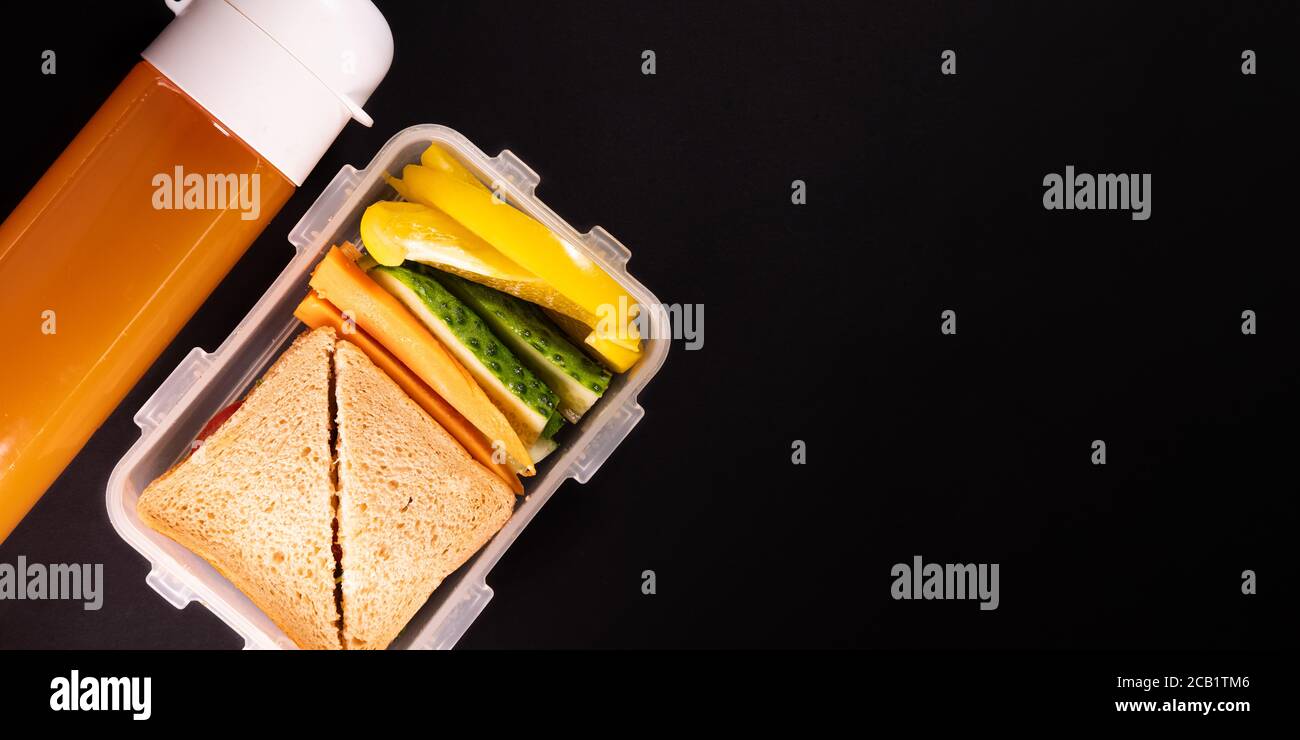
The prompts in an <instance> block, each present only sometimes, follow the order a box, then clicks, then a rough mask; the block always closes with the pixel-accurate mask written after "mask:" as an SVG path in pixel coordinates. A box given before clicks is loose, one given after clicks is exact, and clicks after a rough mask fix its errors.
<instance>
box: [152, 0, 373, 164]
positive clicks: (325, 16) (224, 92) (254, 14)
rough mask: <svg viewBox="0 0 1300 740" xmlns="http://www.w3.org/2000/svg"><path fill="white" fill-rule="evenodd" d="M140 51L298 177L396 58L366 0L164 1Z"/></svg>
mask: <svg viewBox="0 0 1300 740" xmlns="http://www.w3.org/2000/svg"><path fill="white" fill-rule="evenodd" d="M166 2H167V5H168V7H170V8H171V9H172V10H173V11H174V12H175V13H176V18H175V20H173V21H172V22H171V23H169V24H168V25H167V27H166V28H164V29H163V32H162V33H161V34H160V35H159V36H158V38H157V39H155V40H154V42H153V43H152V44H150V45H149V48H147V49H145V50H144V54H143V56H144V58H145V60H146V61H148V62H149V63H150V64H152V65H153V66H154V67H157V68H158V71H159V72H162V73H163V74H164V75H166V76H167V78H168V79H170V80H171V81H172V82H174V83H175V84H176V86H177V87H179V88H180V89H182V90H184V91H185V93H186V94H187V95H189V96H190V97H191V98H194V100H196V101H197V102H198V103H199V105H201V106H203V107H204V108H205V109H207V111H208V112H209V113H211V114H212V115H213V116H214V117H215V118H216V119H217V120H218V121H219V122H220V123H221V125H222V126H224V127H225V128H226V129H228V130H229V131H230V132H231V133H233V134H235V135H236V136H238V137H239V138H240V139H242V140H243V141H244V143H246V144H248V145H249V146H251V147H252V148H253V149H254V150H255V151H257V153H258V154H260V155H262V156H263V157H265V158H266V160H267V161H269V162H270V163H271V164H272V165H274V166H275V168H276V169H277V170H279V171H280V172H281V173H283V174H284V176H285V177H287V178H289V179H290V180H292V181H293V182H294V184H295V185H302V183H303V180H305V179H307V175H308V174H309V173H310V172H311V170H312V168H313V167H315V166H316V163H317V162H319V161H320V158H321V157H322V156H324V154H325V150H327V149H329V147H330V144H332V143H333V142H334V139H335V137H337V136H338V134H339V132H340V131H342V130H343V127H344V126H345V125H347V122H348V119H349V118H355V119H356V120H358V121H360V122H361V123H362V124H363V125H366V126H369V125H370V124H371V123H372V121H371V120H370V116H368V115H366V112H365V111H363V110H362V109H361V106H362V105H363V104H365V102H366V100H368V99H369V98H370V94H371V93H372V92H374V91H375V88H376V87H378V85H379V82H380V80H382V79H384V74H385V73H387V72H388V65H389V64H391V63H392V61H393V34H392V32H391V31H389V29H388V23H387V22H386V21H385V20H384V16H383V15H382V14H380V12H379V9H378V8H376V7H375V6H374V5H373V4H372V3H371V2H370V0H166Z"/></svg>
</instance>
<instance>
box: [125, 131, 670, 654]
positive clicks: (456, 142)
mask: <svg viewBox="0 0 1300 740" xmlns="http://www.w3.org/2000/svg"><path fill="white" fill-rule="evenodd" d="M431 142H437V143H439V144H441V145H442V146H444V147H445V148H447V149H448V150H449V151H451V152H452V153H454V154H455V155H456V156H457V157H458V158H459V159H460V160H461V162H462V163H464V164H465V165H466V166H467V167H469V169H470V170H472V171H474V172H475V173H476V174H478V176H479V177H480V178H482V179H483V180H484V181H485V182H487V183H490V184H491V185H492V186H493V187H494V188H500V190H501V192H502V193H503V194H504V195H505V196H506V198H507V200H509V202H510V203H511V204H513V205H515V206H517V207H518V208H520V209H521V210H523V211H525V212H526V213H528V214H529V215H531V216H532V217H534V218H536V219H537V220H538V221H540V222H541V223H543V224H545V225H546V226H547V227H549V228H550V229H551V230H552V231H554V232H555V233H556V234H557V235H559V236H560V237H561V238H563V239H564V240H565V241H567V242H568V243H570V244H572V245H575V246H577V247H578V248H580V249H582V250H583V251H585V252H586V253H587V254H588V255H589V256H590V257H591V258H592V259H594V260H595V261H596V262H597V263H599V264H600V265H601V266H602V267H604V268H605V270H606V271H607V272H609V274H610V275H611V276H613V278H614V279H615V280H617V281H618V282H619V283H620V284H621V285H622V286H623V287H624V288H625V289H626V290H627V292H628V294H629V296H630V297H631V298H632V299H633V300H635V301H636V302H637V303H639V304H640V305H641V307H642V309H641V310H642V312H643V314H645V316H646V323H644V324H643V325H642V328H643V330H646V329H648V331H643V334H645V335H646V338H645V339H644V340H643V354H642V357H641V360H640V361H639V362H637V364H636V365H635V366H633V367H632V368H631V369H630V370H629V371H628V372H626V373H623V374H622V375H618V374H615V376H614V380H613V382H612V383H611V384H610V386H609V390H608V391H606V393H605V395H604V397H603V398H602V399H601V400H600V402H599V403H597V404H596V405H595V406H594V407H593V408H592V409H591V411H589V412H588V413H587V414H586V415H585V416H584V417H583V418H582V420H581V421H580V422H579V423H578V424H577V425H575V426H571V427H566V429H565V430H564V431H562V432H561V433H560V436H559V442H560V448H559V449H558V450H556V451H555V452H554V453H552V454H551V455H550V456H549V457H548V458H547V459H546V460H544V461H542V462H541V463H540V464H539V465H538V470H537V475H536V476H535V477H533V478H528V479H525V481H524V487H525V492H526V496H525V497H524V498H522V499H520V500H519V502H518V503H517V505H516V507H515V512H514V515H513V516H512V517H511V518H510V520H509V521H508V522H507V523H506V525H505V527H504V528H503V529H502V530H501V531H500V532H498V533H497V535H496V537H494V538H493V539H492V541H491V542H489V543H488V544H487V545H486V546H485V547H484V548H483V549H482V550H480V551H479V552H478V554H476V555H475V556H474V557H473V558H471V559H470V560H469V562H467V563H466V564H465V565H464V566H462V567H461V568H460V570H458V571H457V572H456V573H455V574H453V575H452V576H450V577H448V578H447V579H446V580H445V581H444V582H443V584H442V585H441V586H440V587H439V588H438V590H436V591H435V592H434V593H433V596H432V597H430V599H429V601H428V603H426V604H425V605H424V607H423V608H421V609H420V611H419V612H417V613H416V615H415V616H414V617H413V618H412V619H411V621H410V622H409V623H408V624H407V626H406V629H405V630H403V632H402V634H401V635H399V636H398V638H397V640H395V641H394V642H393V644H392V647H393V648H397V649H446V648H451V647H452V646H454V645H455V644H456V642H457V641H458V640H459V639H460V637H461V635H463V634H464V633H465V630H467V629H469V626H470V624H472V623H473V622H474V620H475V619H476V618H477V617H478V615H479V614H480V613H481V612H482V611H483V608H484V607H485V606H487V603H488V601H489V600H490V599H491V598H492V589H491V588H490V587H489V586H488V585H487V575H488V572H489V571H490V570H491V569H492V566H494V565H495V564H496V562H497V561H498V560H500V558H501V555H502V554H503V553H504V552H505V551H506V548H508V547H510V545H511V543H513V542H514V541H515V538H516V537H518V536H519V533H520V532H522V531H523V529H524V527H526V526H527V525H528V522H529V521H531V520H532V518H533V516H534V515H535V514H536V513H537V510H538V509H540V508H541V507H542V506H543V505H544V504H545V503H546V501H547V499H549V498H550V497H551V494H553V493H555V490H556V489H557V488H559V487H560V484H561V483H563V482H564V481H565V480H567V479H569V478H573V479H575V480H577V481H578V482H579V483H586V482H587V481H588V480H589V479H590V478H591V476H592V475H594V474H595V472H596V471H597V470H598V469H600V466H601V465H602V464H604V462H605V460H606V459H607V458H608V457H609V456H610V454H611V453H612V452H613V451H614V448H616V447H618V445H619V443H620V442H622V441H623V439H624V438H625V437H626V436H627V434H628V432H630V431H631V430H632V427H633V426H635V425H636V423H637V421H639V420H640V418H641V416H642V414H643V413H644V410H643V409H642V408H641V406H640V405H639V404H638V403H637V393H638V392H640V390H641V388H643V387H644V386H645V384H646V383H648V382H649V381H650V378H652V377H653V376H654V374H655V373H656V372H657V371H658V370H659V367H660V366H661V365H662V364H663V362H664V358H665V357H666V356H667V354H668V343H669V340H668V339H665V338H662V337H669V336H671V334H670V333H669V332H668V331H667V330H666V326H667V314H666V312H665V311H664V310H663V309H662V307H660V306H659V302H658V300H657V299H656V298H655V296H654V295H653V294H652V293H650V291H649V290H646V288H645V286H643V285H641V283H639V282H637V280H636V279H635V278H633V277H632V276H631V275H629V274H628V272H627V260H628V257H629V256H630V253H629V251H628V249H627V248H626V247H624V246H623V245H622V244H621V243H619V241H618V240H617V239H615V238H613V237H612V236H610V235H609V233H608V232H606V231H605V230H604V229H602V228H601V227H599V226H596V227H594V228H592V229H591V231H589V232H587V233H586V234H579V233H578V232H577V231H576V230H574V228H573V227H572V226H570V225H569V224H568V223H567V222H566V221H564V220H563V219H561V218H560V217H559V216H557V215H556V214H555V213H554V212H552V211H551V210H550V209H549V208H547V207H546V205H544V204H543V203H542V202H541V201H540V200H538V199H537V197H536V196H535V195H534V191H535V189H536V187H537V183H538V182H539V178H538V176H537V173H535V172H533V170H531V169H530V168H529V167H528V166H527V165H525V164H524V163H523V162H522V161H520V160H519V158H518V157H516V156H515V155H514V154H512V153H511V152H510V151H508V150H506V151H502V152H501V153H500V154H498V155H497V156H496V157H488V156H487V155H486V154H484V153H483V152H482V151H481V150H479V149H478V147H476V146H474V145H473V144H472V143H470V141H469V140H468V139H466V138H465V137H464V136H462V135H461V134H459V133H457V132H456V131H453V130H451V129H449V128H446V127H445V126H437V125H420V126H413V127H411V128H408V129H406V130H404V131H402V132H400V133H398V134H397V135H396V136H394V137H393V138H392V139H390V140H389V141H388V143H387V144H385V145H384V147H383V148H382V149H380V150H379V153H378V154H376V155H375V158H374V159H373V160H371V162H370V164H369V165H368V166H367V167H366V168H365V169H364V170H359V171H358V170H356V169H355V168H353V167H351V166H345V167H343V169H341V170H339V173H338V174H337V175H335V177H334V179H333V180H332V181H330V184H329V185H328V186H327V187H326V188H325V190H324V192H322V193H321V195H320V197H318V198H317V199H316V202H315V203H313V204H312V206H311V207H310V208H308V209H307V212H306V213H305V214H303V217H302V219H301V220H300V221H299V222H298V225H297V226H295V227H294V228H293V230H292V231H291V232H290V233H289V241H290V242H291V243H292V244H293V246H294V247H295V249H296V250H297V253H296V254H295V256H294V258H293V260H292V261H291V262H290V263H289V265H288V267H286V268H285V269H284V271H283V272H281V273H280V276H279V277H278V278H277V279H276V280H275V282H274V283H272V284H271V287H270V288H268V289H267V291H266V293H265V294H263V295H262V298H261V299H260V300H259V301H258V302H257V305H255V306H254V307H253V309H252V310H251V311H249V313H248V315H247V316H245V317H244V319H243V320H242V321H240V322H239V325H238V326H236V327H235V330H234V331H233V332H231V334H230V336H229V337H227V338H226V340H225V341H224V342H222V343H221V346H220V347H218V348H217V350H216V351H215V352H211V353H209V352H204V351H203V350H202V349H199V348H197V347H196V348H194V349H193V350H191V351H190V353H189V354H188V355H186V357H185V359H184V360H182V361H181V363H180V365H179V366H178V367H177V368H176V369H175V370H174V371H173V372H172V373H171V375H169V376H168V377H167V379H166V380H165V381H163V383H162V385H161V386H159V388H158V390H157V391H155V392H154V394H153V396H151V397H150V398H149V400H148V401H147V402H145V404H144V406H143V407H142V408H141V409H140V411H139V412H138V413H137V414H136V415H135V423H136V424H137V425H138V426H139V427H140V439H139V440H137V441H136V443H135V444H134V445H133V446H132V447H131V449H130V450H129V451H128V452H127V453H126V456H125V457H123V458H122V460H121V461H120V462H119V463H118V464H117V467H116V468H114V470H113V474H112V476H111V477H110V478H109V480H108V491H107V502H108V516H109V519H110V520H111V521H112V522H113V527H114V528H115V529H117V532H118V534H120V535H121V536H122V538H123V539H125V540H126V541H127V542H129V543H130V544H131V546H132V547H134V548H135V549H136V550H138V551H139V552H140V554H141V555H143V556H144V557H145V558H146V559H147V560H148V561H149V563H150V565H151V570H150V571H149V575H148V576H147V577H146V578H145V581H146V582H147V583H148V584H149V585H150V586H151V587H153V589H154V590H155V591H157V592H158V593H159V594H160V595H161V596H162V597H163V598H164V599H166V600H167V601H168V602H170V603H171V604H172V605H173V606H175V607H176V608H178V609H183V608H185V607H186V606H187V605H188V604H189V603H190V602H191V601H198V602H199V603H201V604H203V605H204V606H206V607H207V608H208V609H210V610H211V611H212V612H213V613H214V614H216V615H217V616H218V617H220V618H221V619H222V621H224V622H225V623H226V624H227V625H229V626H230V628H231V629H233V630H234V631H235V632H237V633H239V635H241V636H242V637H243V638H244V646H245V648H246V649H275V648H290V649H292V648H294V647H295V646H294V644H293V642H292V641H291V640H290V639H289V638H288V636H287V635H285V634H284V632H283V631H281V630H280V628H279V627H277V626H276V625H275V623H274V622H272V621H271V619H270V618H269V617H267V616H266V615H265V614H263V613H262V611H261V610H260V609H258V608H257V607H256V606H254V605H253V602H251V601H250V600H249V599H248V597H246V596H244V594H243V593H242V592H241V591H239V589H237V588H235V586H234V585H233V584H231V583H230V582H229V581H227V580H226V579H225V577H223V576H222V575H221V574H219V573H218V572H217V571H216V569H214V568H213V567H212V566H211V565H208V563H207V562H206V561H204V560H203V559H202V558H200V557H199V556H197V555H195V554H194V553H192V552H190V551H189V550H187V549H185V548H184V547H182V546H181V545H179V544H177V543H175V542H173V541H171V540H170V539H168V538H166V537H164V536H162V535H160V534H158V533H156V532H154V531H153V530H151V529H149V528H148V527H147V526H145V524H144V523H143V522H141V521H140V519H139V517H138V516H136V511H135V505H136V500H137V499H138V498H139V496H140V492H141V491H143V490H144V488H145V486H147V485H148V484H149V483H150V482H151V481H153V480H154V479H155V478H157V477H158V476H159V475H161V474H162V473H163V472H164V471H166V470H167V469H168V468H170V467H171V466H172V465H174V464H176V462H177V461H179V460H180V459H181V457H182V456H183V455H184V454H185V453H186V452H187V451H188V449H189V447H190V444H191V441H192V440H193V439H194V437H195V436H196V435H197V434H198V432H199V430H200V429H201V428H202V427H203V425H204V424H205V423H206V422H207V421H208V419H210V418H211V417H212V416H213V415H214V414H216V413H217V411H219V410H220V409H223V408H225V407H226V406H228V405H229V404H231V403H233V402H234V401H235V400H237V399H239V398H241V397H243V395H244V393H245V392H246V391H247V390H248V388H249V387H250V386H251V385H252V383H253V381H254V380H256V379H257V378H259V377H261V375H262V373H263V372H265V371H266V369H267V368H268V367H269V366H270V364H271V363H272V362H273V361H274V360H275V358H276V357H278V356H279V354H280V352H281V351H283V350H284V348H285V347H286V346H287V345H288V344H289V342H290V341H291V340H292V339H293V337H295V336H296V335H297V334H298V333H299V332H300V331H302V330H303V329H304V326H303V324H302V323H301V322H299V321H298V319H297V318H295V317H294V315H293V310H294V308H295V307H296V306H297V305H298V302H299V301H301V300H302V298H303V296H305V295H306V294H307V290H308V286H307V280H308V278H309V276H310V274H311V270H312V268H313V267H315V265H316V263H317V262H319V261H320V259H321V258H322V257H323V256H324V255H325V252H326V251H327V250H328V249H329V248H330V246H332V245H334V244H338V243H340V242H343V241H345V240H350V241H352V242H354V243H356V242H358V241H359V229H360V223H361V214H362V212H363V211H364V210H365V208H366V206H367V205H369V204H371V203H373V202H375V201H376V200H382V199H393V198H396V193H395V192H394V191H393V189H392V188H391V187H390V186H389V185H388V184H387V183H386V182H385V180H384V178H383V174H384V173H388V174H391V175H395V176H398V175H400V174H401V169H402V167H403V166H404V165H407V164H411V163H418V162H419V159H420V154H421V153H422V152H423V151H424V150H425V149H426V148H427V147H428V146H429V144H430V143H431Z"/></svg>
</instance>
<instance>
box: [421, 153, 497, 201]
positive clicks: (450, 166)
mask: <svg viewBox="0 0 1300 740" xmlns="http://www.w3.org/2000/svg"><path fill="white" fill-rule="evenodd" d="M420 164H422V165H424V166H425V167H428V168H429V169H431V170H437V171H439V172H445V173H447V174H448V175H451V176H452V177H454V178H456V179H457V180H460V181H461V182H464V183H467V184H469V185H473V186H475V187H477V188H478V189H480V190H487V189H488V187H487V186H486V185H484V184H483V182H482V181H481V180H479V179H478V178H477V177H475V176H474V173H472V172H470V171H469V170H468V169H466V168H465V165H463V164H461V163H460V160H458V159H456V158H455V157H453V156H451V154H450V153H449V152H448V151H447V150H446V149H443V148H442V147H440V146H438V145H437V144H430V145H429V148H428V149H425V150H424V153H423V154H421V155H420Z"/></svg>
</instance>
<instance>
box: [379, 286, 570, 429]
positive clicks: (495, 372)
mask: <svg viewBox="0 0 1300 740" xmlns="http://www.w3.org/2000/svg"><path fill="white" fill-rule="evenodd" d="M368 274H369V275H370V276H371V277H372V278H374V280H375V282H376V283H378V284H379V285H380V287H382V288H383V289H384V290H386V291H388V292H389V293H391V294H392V295H393V296H394V297H396V298H397V299H398V300H399V301H401V302H402V305H404V306H406V307H407V308H408V309H410V311H411V313H413V314H415V316H416V317H417V318H418V319H420V322H421V323H423V324H424V325H425V326H426V327H427V328H428V329H429V331H430V332H432V333H433V335H434V336H435V337H437V338H438V341H440V342H442V343H443V345H445V346H446V347H447V349H448V351H450V352H451V353H452V356H454V357H455V358H456V359H457V360H459V361H460V363H461V364H462V365H464V366H465V369H466V370H468V371H469V372H470V375H472V376H474V380H475V381H477V382H478V384H479V386H481V387H482V388H483V390H484V391H485V392H486V393H487V394H488V398H490V399H492V402H493V403H494V404H496V406H497V408H499V409H501V412H502V413H503V414H505V417H506V420H507V421H509V422H510V426H511V428H513V429H514V430H515V432H516V433H517V434H518V435H519V438H520V440H522V441H523V443H524V444H526V445H532V444H533V443H535V442H536V441H537V440H538V439H540V438H542V437H545V436H549V434H554V433H555V430H557V429H559V427H560V424H562V423H563V419H561V417H560V414H559V412H558V411H557V410H556V405H557V403H558V400H559V399H558V397H557V395H556V394H555V392H554V391H552V390H551V389H550V387H549V386H547V385H546V384H545V383H544V382H542V380H541V379H540V378H538V377H537V376H536V375H535V374H533V372H532V371H531V370H529V369H528V367H527V366H526V365H525V364H524V363H523V362H521V361H520V360H519V358H517V357H515V355H514V353H513V352H511V351H510V348H509V347H508V346H506V345H505V344H504V343H503V342H501V340H499V339H498V338H497V337H496V335H494V334H493V333H492V331H491V330H490V329H489V328H488V326H487V324H485V323H484V322H483V319H482V318H480V317H479V315H478V314H476V313H475V312H474V311H473V310H472V309H470V308H469V307H468V306H466V305H465V304H464V303H462V302H461V301H460V300H459V299H457V298H456V297H455V296H454V295H452V294H451V293H449V292H448V291H447V290H446V288H444V287H443V286H442V285H441V284H440V283H439V280H438V279H437V278H434V277H433V276H432V275H430V274H427V273H426V272H425V271H424V269H422V268H415V269H412V268H410V267H408V266H406V265H402V266H400V267H384V266H379V267H375V268H374V269H373V270H371V271H370V272H369V273H368Z"/></svg>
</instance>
